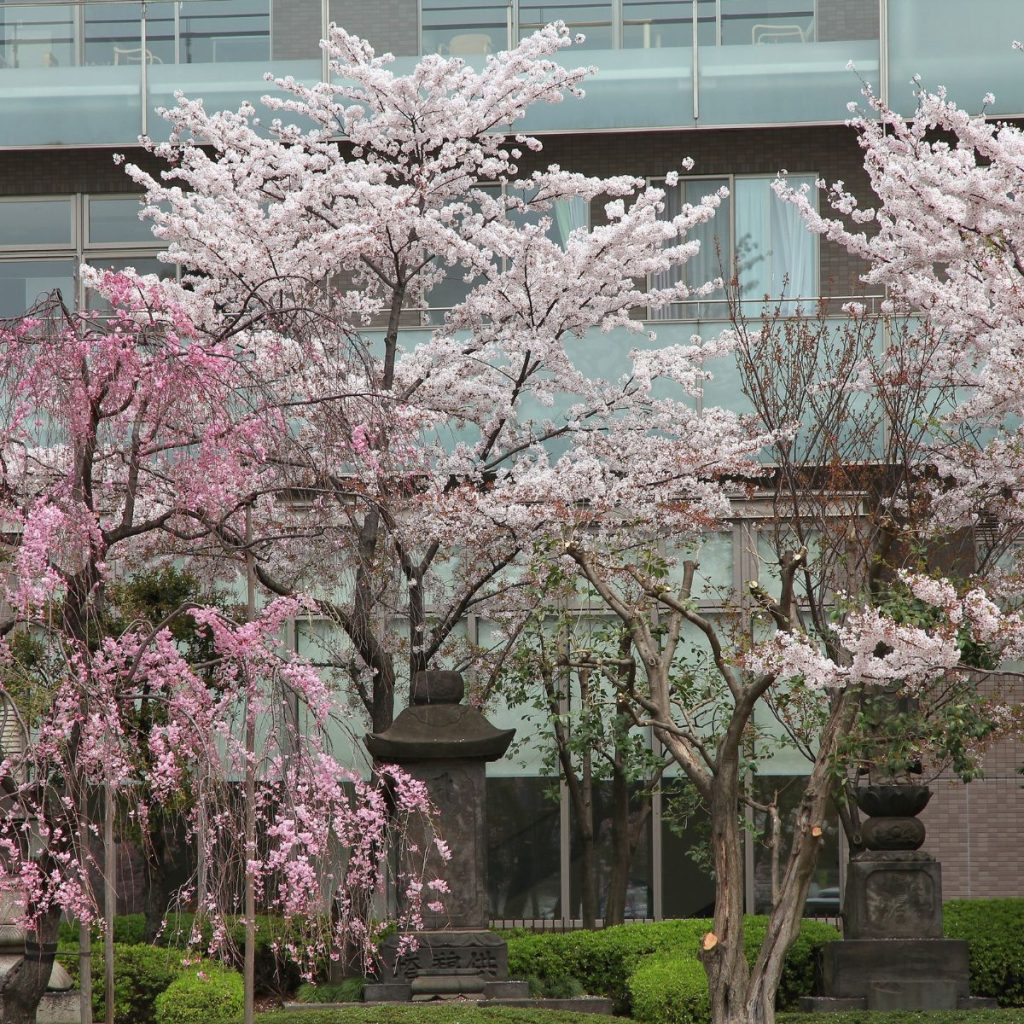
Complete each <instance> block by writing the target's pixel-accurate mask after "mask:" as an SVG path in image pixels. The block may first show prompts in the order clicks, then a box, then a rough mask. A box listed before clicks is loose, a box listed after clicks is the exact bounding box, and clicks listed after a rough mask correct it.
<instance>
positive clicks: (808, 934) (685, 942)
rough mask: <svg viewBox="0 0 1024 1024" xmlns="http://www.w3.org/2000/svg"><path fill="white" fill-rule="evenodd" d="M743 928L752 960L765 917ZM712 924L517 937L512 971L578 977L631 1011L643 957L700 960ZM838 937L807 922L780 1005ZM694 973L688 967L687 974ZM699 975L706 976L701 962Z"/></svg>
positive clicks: (797, 991)
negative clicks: (817, 950)
mask: <svg viewBox="0 0 1024 1024" xmlns="http://www.w3.org/2000/svg"><path fill="white" fill-rule="evenodd" d="M744 928H745V934H746V942H745V946H746V953H747V958H748V959H749V960H750V961H751V962H753V959H754V957H755V956H756V954H757V949H758V947H759V946H760V944H761V940H762V939H763V938H764V929H765V919H764V918H758V917H748V918H746V919H745V921H744ZM710 929H711V921H710V920H705V919H698V918H691V919H687V920H679V921H659V922H657V923H656V924H626V925H619V926H617V927H615V928H606V929H604V930H603V931H600V932H585V931H581V932H566V933H563V934H549V935H529V936H524V937H522V938H513V939H510V940H509V944H508V953H509V971H510V973H511V975H512V977H514V978H529V977H534V978H537V979H539V980H540V981H541V982H542V983H545V984H552V983H554V982H556V981H560V980H564V979H568V978H576V979H578V980H579V981H580V982H581V983H582V985H583V987H584V989H585V990H586V991H587V992H588V993H589V994H591V995H602V996H607V997H609V998H610V999H612V1001H613V1002H614V1004H615V1012H616V1013H621V1014H628V1013H630V1012H631V1008H632V999H633V993H632V986H631V984H630V977H631V975H633V973H634V971H636V970H637V969H638V967H639V965H640V964H641V963H642V962H643V961H644V960H645V958H647V957H649V956H651V955H652V954H656V953H666V954H677V955H680V956H682V957H683V958H684V959H693V960H694V961H696V960H697V949H698V947H699V946H700V940H701V937H702V936H703V935H704V934H705V933H706V932H707V931H709V930H710ZM838 938H839V933H838V932H837V931H836V930H835V928H833V927H831V926H830V925H826V924H823V923H822V922H819V921H805V922H804V923H803V928H802V929H801V932H800V938H799V939H798V940H797V942H796V943H794V945H793V948H792V949H791V950H790V952H789V954H788V955H787V957H786V964H785V967H784V968H783V977H782V981H781V984H780V986H779V999H778V1005H779V1007H780V1008H785V1007H789V1006H795V1005H796V1001H797V999H798V998H799V997H800V996H801V995H808V994H810V992H811V986H812V984H813V980H814V949H815V947H816V946H819V945H821V944H822V943H824V942H829V941H831V940H833V939H838ZM698 967H700V964H699V962H698ZM690 973H691V972H689V971H688V972H687V976H688V977H689V976H690ZM700 974H701V976H702V977H703V967H701V970H700ZM651 984H653V976H652V978H651V979H648V980H647V981H642V982H641V988H643V990H644V992H645V998H646V999H648V1004H647V1005H654V1004H653V1003H652V1002H651V1001H650V1000H651V999H653V998H654V997H653V995H651V993H650V991H649V989H650V985H651ZM705 990H706V983H705ZM705 999H706V996H705Z"/></svg>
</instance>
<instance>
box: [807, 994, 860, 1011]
mask: <svg viewBox="0 0 1024 1024" xmlns="http://www.w3.org/2000/svg"><path fill="white" fill-rule="evenodd" d="M798 1006H799V1009H800V1012H801V1013H846V1012H847V1011H849V1010H866V1009H867V1008H868V1001H867V999H866V998H864V997H863V996H861V997H860V998H859V999H855V998H853V997H847V998H845V999H839V998H833V997H832V996H801V997H800V1002H799V1004H798Z"/></svg>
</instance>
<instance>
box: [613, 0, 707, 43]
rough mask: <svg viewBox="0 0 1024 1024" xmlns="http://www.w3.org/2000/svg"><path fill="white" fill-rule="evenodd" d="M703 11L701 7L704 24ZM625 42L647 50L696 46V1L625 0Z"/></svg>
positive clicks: (623, 29) (701, 22)
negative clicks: (694, 3)
mask: <svg viewBox="0 0 1024 1024" xmlns="http://www.w3.org/2000/svg"><path fill="white" fill-rule="evenodd" d="M703 6H705V5H702V7H703ZM704 14H705V12H704V11H703V9H702V10H700V11H699V13H698V15H697V21H698V24H699V25H700V26H701V28H704V25H705V22H704V18H703V17H702V15H704ZM710 24H711V26H712V27H713V26H714V15H713V12H712V18H711V21H710ZM701 41H702V42H703V40H701ZM622 45H623V46H624V47H628V48H643V49H645V50H649V49H651V48H660V47H663V46H693V5H692V4H691V3H689V2H687V0H622Z"/></svg>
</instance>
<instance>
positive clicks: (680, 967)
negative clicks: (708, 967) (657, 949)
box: [629, 950, 710, 1024]
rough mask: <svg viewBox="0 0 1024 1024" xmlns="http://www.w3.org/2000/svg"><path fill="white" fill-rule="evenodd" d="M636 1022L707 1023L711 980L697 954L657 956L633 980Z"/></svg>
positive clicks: (631, 978)
mask: <svg viewBox="0 0 1024 1024" xmlns="http://www.w3.org/2000/svg"><path fill="white" fill-rule="evenodd" d="M629 993H630V997H631V1000H632V1004H633V1019H634V1020H637V1021H641V1022H643V1024H707V1021H708V1015H709V1013H710V1008H709V1002H708V978H707V974H705V972H704V965H703V964H702V963H701V962H700V961H699V960H698V959H697V955H696V951H695V950H694V951H693V952H690V951H685V952H684V951H678V952H672V953H655V954H654V955H653V956H649V957H646V958H645V959H644V960H643V961H642V962H641V963H640V964H639V965H638V966H637V968H636V970H635V971H634V972H633V974H632V975H631V976H630V978H629Z"/></svg>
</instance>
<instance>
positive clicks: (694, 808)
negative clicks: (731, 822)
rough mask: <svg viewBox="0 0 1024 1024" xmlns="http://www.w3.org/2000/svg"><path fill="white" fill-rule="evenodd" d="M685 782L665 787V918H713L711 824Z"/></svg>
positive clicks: (667, 783)
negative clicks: (710, 858) (709, 843)
mask: <svg viewBox="0 0 1024 1024" xmlns="http://www.w3.org/2000/svg"><path fill="white" fill-rule="evenodd" d="M694 796H695V794H694V789H693V786H692V785H690V783H688V782H684V781H683V780H682V779H666V780H665V781H664V783H663V784H662V825H661V861H662V869H661V884H662V892H661V911H662V913H663V914H664V915H665V917H711V915H712V914H714V912H715V880H714V877H713V876H712V873H711V868H710V865H709V863H708V854H709V847H708V837H709V836H710V821H709V818H708V814H707V811H705V810H704V809H703V808H702V807H700V806H699V804H698V803H697V802H696V800H695V798H694Z"/></svg>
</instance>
